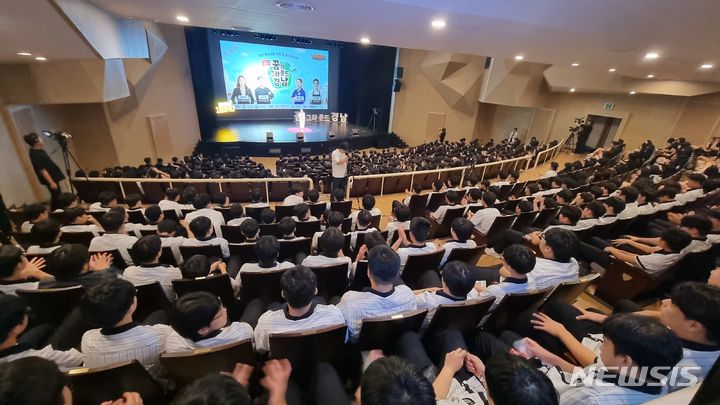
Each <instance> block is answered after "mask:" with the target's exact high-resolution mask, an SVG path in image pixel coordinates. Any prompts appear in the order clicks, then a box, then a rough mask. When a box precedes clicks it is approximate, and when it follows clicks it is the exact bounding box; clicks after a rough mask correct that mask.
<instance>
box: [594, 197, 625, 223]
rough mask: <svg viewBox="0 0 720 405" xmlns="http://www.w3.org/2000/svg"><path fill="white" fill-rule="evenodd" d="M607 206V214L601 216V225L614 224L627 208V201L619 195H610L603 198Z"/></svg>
mask: <svg viewBox="0 0 720 405" xmlns="http://www.w3.org/2000/svg"><path fill="white" fill-rule="evenodd" d="M602 203H603V205H604V206H605V215H603V216H602V218H600V221H599V225H607V224H612V223H614V222H615V221H617V220H618V219H619V218H618V215H619V214H620V213H621V212H623V211H624V210H625V201H623V200H621V199H619V198H617V197H608V198H606V199H604V200H602Z"/></svg>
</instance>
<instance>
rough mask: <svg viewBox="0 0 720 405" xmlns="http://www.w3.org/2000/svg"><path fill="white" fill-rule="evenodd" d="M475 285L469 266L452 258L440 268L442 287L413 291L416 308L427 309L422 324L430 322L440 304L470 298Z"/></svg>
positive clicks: (453, 302) (426, 324)
mask: <svg viewBox="0 0 720 405" xmlns="http://www.w3.org/2000/svg"><path fill="white" fill-rule="evenodd" d="M474 285H475V277H474V276H473V273H472V271H470V268H469V267H468V266H467V265H466V264H465V263H463V262H461V261H458V260H454V261H452V262H449V263H448V264H447V265H446V266H445V267H444V268H443V270H442V287H441V288H427V289H423V290H416V291H415V294H416V295H415V300H416V301H417V307H418V309H426V308H427V310H428V314H427V316H426V317H425V321H424V322H423V324H424V325H425V327H427V326H428V325H429V324H430V321H431V320H432V318H433V316H435V310H436V309H437V307H439V306H440V305H447V304H455V303H458V302H461V301H465V300H467V299H470V298H472V297H470V296H469V295H468V294H470V292H471V291H472V289H473V286H474Z"/></svg>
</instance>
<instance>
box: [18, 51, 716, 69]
mask: <svg viewBox="0 0 720 405" xmlns="http://www.w3.org/2000/svg"><path fill="white" fill-rule="evenodd" d="M18 55H19V54H18ZM712 68H713V64H712V63H705V64H702V65H700V69H712Z"/></svg>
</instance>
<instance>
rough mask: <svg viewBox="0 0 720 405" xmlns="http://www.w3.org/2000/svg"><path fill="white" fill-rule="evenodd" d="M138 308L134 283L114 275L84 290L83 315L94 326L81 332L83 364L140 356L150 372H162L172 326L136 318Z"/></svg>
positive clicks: (138, 358) (114, 361)
mask: <svg viewBox="0 0 720 405" xmlns="http://www.w3.org/2000/svg"><path fill="white" fill-rule="evenodd" d="M136 308H137V297H136V296H135V286H133V285H132V283H130V282H129V281H127V280H123V279H119V278H113V279H110V280H107V281H105V282H103V283H100V284H98V285H96V286H94V287H92V288H89V289H86V290H85V295H83V297H82V298H81V300H80V311H81V312H82V315H83V317H84V318H85V319H86V320H87V321H88V322H89V323H90V324H91V325H93V326H96V327H100V329H91V330H89V331H87V332H85V334H83V336H82V341H81V343H80V347H81V349H80V351H81V352H82V354H83V365H84V366H85V367H90V368H95V367H103V366H107V365H110V364H114V363H119V362H123V361H130V360H138V361H139V362H140V363H141V364H142V365H143V366H145V367H146V368H148V371H150V373H151V374H153V375H154V376H158V375H159V374H160V369H159V363H158V360H159V358H160V354H162V353H164V352H165V342H166V340H167V337H168V335H170V333H172V328H170V327H169V326H167V325H160V324H158V325H152V326H151V325H141V324H139V323H137V322H135V321H133V314H134V313H135V309H136Z"/></svg>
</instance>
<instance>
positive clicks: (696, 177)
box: [675, 173, 707, 204]
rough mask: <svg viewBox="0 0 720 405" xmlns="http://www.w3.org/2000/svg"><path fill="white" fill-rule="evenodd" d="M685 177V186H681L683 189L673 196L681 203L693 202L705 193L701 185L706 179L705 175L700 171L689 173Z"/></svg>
mask: <svg viewBox="0 0 720 405" xmlns="http://www.w3.org/2000/svg"><path fill="white" fill-rule="evenodd" d="M687 177H688V179H687V181H686V182H685V187H683V189H684V190H685V191H684V192H683V193H681V194H678V195H677V196H676V197H675V198H676V199H677V200H678V201H679V202H680V203H681V204H685V203H688V202H693V201H695V200H697V199H698V198H700V197H702V196H704V195H705V192H704V191H703V185H704V184H705V181H706V180H707V178H706V177H705V175H704V174H701V173H690V174H688V176H687Z"/></svg>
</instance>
